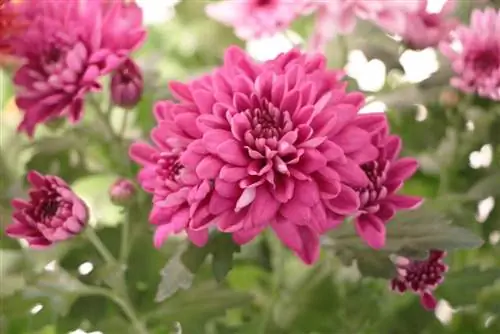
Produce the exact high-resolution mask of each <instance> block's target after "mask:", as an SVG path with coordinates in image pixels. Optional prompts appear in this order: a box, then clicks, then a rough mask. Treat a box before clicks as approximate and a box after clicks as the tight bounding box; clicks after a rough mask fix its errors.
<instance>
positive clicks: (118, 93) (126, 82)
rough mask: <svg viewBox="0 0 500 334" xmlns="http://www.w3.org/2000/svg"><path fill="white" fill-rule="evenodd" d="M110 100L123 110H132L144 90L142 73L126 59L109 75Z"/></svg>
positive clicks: (134, 64)
mask: <svg viewBox="0 0 500 334" xmlns="http://www.w3.org/2000/svg"><path fill="white" fill-rule="evenodd" d="M110 90H111V99H112V100H113V103H115V104H116V105H118V106H120V107H123V108H133V107H135V106H136V105H137V103H138V102H139V101H140V99H141V96H142V91H143V90H144V79H143V77H142V71H141V69H140V68H139V66H137V64H136V63H135V62H134V61H133V60H131V59H127V60H126V61H125V62H124V63H123V65H122V66H120V67H119V68H118V69H117V70H116V71H115V72H113V74H112V75H111V87H110Z"/></svg>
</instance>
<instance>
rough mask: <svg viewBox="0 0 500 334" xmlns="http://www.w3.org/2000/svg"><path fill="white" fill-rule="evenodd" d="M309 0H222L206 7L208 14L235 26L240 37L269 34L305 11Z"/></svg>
mask: <svg viewBox="0 0 500 334" xmlns="http://www.w3.org/2000/svg"><path fill="white" fill-rule="evenodd" d="M310 2H311V1H310V0H294V1H290V0H223V1H220V2H217V3H212V4H209V5H207V6H206V12H207V15H209V16H210V17H212V18H213V19H215V20H217V21H220V22H222V23H223V24H225V25H228V26H232V27H234V28H235V32H236V35H238V37H240V38H242V39H251V38H259V37H263V36H271V35H273V34H275V33H277V32H280V31H283V30H285V29H286V28H288V26H289V25H290V24H291V23H292V22H293V21H294V20H295V19H296V18H297V17H299V16H300V15H303V14H306V13H308V12H309V11H308V8H309V3H310Z"/></svg>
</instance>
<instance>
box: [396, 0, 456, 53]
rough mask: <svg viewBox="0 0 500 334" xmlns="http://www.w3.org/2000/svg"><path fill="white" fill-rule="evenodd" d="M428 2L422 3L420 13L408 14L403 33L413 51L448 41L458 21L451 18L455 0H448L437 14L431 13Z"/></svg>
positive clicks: (422, 1)
mask: <svg viewBox="0 0 500 334" xmlns="http://www.w3.org/2000/svg"><path fill="white" fill-rule="evenodd" d="M427 3H428V1H427V0H421V1H420V7H419V9H418V11H415V12H410V13H408V14H407V18H406V20H407V22H411V23H409V24H407V25H406V29H405V30H404V32H403V33H402V37H403V40H404V42H405V43H406V44H407V45H408V46H409V47H410V48H412V49H416V50H421V49H425V48H428V47H434V46H437V45H438V44H439V42H441V41H445V40H447V39H448V37H449V35H450V32H451V30H452V29H453V28H455V27H456V26H457V24H458V20H456V19H454V18H452V17H450V16H451V15H452V14H453V11H454V10H455V7H456V1H455V0H447V1H446V2H445V3H444V5H443V7H442V9H441V10H440V11H439V12H437V13H429V11H428V9H427Z"/></svg>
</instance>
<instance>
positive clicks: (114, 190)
mask: <svg viewBox="0 0 500 334" xmlns="http://www.w3.org/2000/svg"><path fill="white" fill-rule="evenodd" d="M135 191H136V189H135V186H134V183H132V181H130V180H129V179H125V178H118V179H117V180H116V181H115V182H114V183H113V184H111V186H110V187H109V198H110V199H111V201H112V202H113V203H115V204H117V205H126V204H128V203H130V201H131V200H132V198H133V197H134V195H135Z"/></svg>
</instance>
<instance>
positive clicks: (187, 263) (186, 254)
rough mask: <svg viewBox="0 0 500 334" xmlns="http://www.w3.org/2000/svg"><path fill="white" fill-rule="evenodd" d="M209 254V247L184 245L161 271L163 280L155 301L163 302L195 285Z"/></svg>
mask: <svg viewBox="0 0 500 334" xmlns="http://www.w3.org/2000/svg"><path fill="white" fill-rule="evenodd" d="M208 252H209V249H208V248H207V247H204V248H199V247H196V246H194V245H193V244H191V243H189V245H182V246H181V248H180V249H179V251H177V253H176V254H175V255H174V256H173V257H172V258H171V259H170V260H169V261H168V262H167V264H166V266H165V267H164V268H163V269H162V271H161V276H162V278H161V281H160V284H159V285H158V289H157V292H156V297H155V301H156V302H158V303H159V302H162V301H164V300H165V299H167V298H170V297H172V296H173V295H174V294H175V293H176V292H177V291H179V289H183V290H187V289H189V288H190V287H191V285H192V284H193V280H194V274H195V273H196V272H197V271H198V269H199V268H200V266H201V265H202V264H203V261H205V258H206V256H207V255H208Z"/></svg>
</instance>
